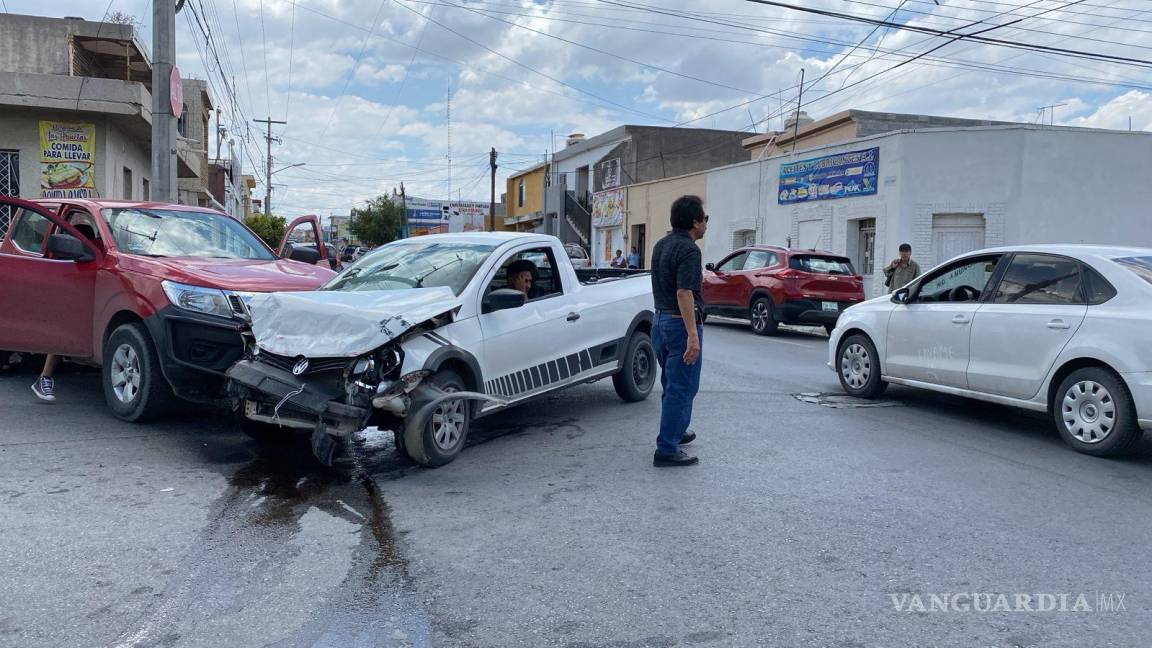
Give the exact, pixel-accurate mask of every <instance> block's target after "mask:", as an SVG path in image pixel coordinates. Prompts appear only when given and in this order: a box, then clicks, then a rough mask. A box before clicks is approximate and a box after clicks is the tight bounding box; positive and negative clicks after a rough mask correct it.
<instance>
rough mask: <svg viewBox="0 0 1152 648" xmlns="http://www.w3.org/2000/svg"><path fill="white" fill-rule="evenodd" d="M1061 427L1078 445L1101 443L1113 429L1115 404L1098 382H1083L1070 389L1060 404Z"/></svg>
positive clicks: (1114, 425) (1114, 424) (1110, 395)
mask: <svg viewBox="0 0 1152 648" xmlns="http://www.w3.org/2000/svg"><path fill="white" fill-rule="evenodd" d="M1061 412H1062V414H1063V419H1064V427H1065V428H1066V429H1067V430H1068V433H1069V434H1071V435H1072V436H1073V437H1075V439H1076V440H1077V441H1080V442H1081V443H1100V442H1101V441H1103V440H1104V439H1106V438H1108V435H1109V434H1111V433H1112V429H1113V428H1114V427H1116V402H1115V401H1113V400H1112V394H1110V393H1108V390H1107V389H1105V388H1104V385H1101V384H1100V383H1098V382H1095V381H1092V380H1082V381H1080V382H1078V383H1076V384H1075V385H1072V387H1070V388H1069V389H1068V391H1067V392H1065V394H1064V400H1063V402H1062V403H1061Z"/></svg>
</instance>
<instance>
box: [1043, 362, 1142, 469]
mask: <svg viewBox="0 0 1152 648" xmlns="http://www.w3.org/2000/svg"><path fill="white" fill-rule="evenodd" d="M1051 410H1052V416H1053V418H1055V420H1056V428H1057V429H1058V430H1060V436H1061V437H1063V439H1064V441H1065V442H1066V443H1067V444H1068V445H1070V446H1072V447H1073V448H1074V449H1075V450H1076V451H1077V452H1083V453H1084V454H1090V455H1095V456H1097V457H1107V456H1113V455H1119V454H1123V453H1125V452H1127V451H1128V450H1130V449H1131V448H1132V446H1133V445H1134V444H1135V443H1136V441H1137V440H1139V438H1140V435H1141V432H1140V424H1139V421H1137V420H1136V407H1135V405H1133V403H1132V395H1131V394H1129V393H1128V386H1127V385H1125V384H1124V381H1123V379H1121V378H1120V377H1119V376H1117V375H1116V374H1115V373H1113V372H1111V371H1109V370H1108V369H1105V368H1103V367H1085V368H1084V369H1077V370H1076V371H1073V372H1072V373H1071V374H1069V375H1068V377H1067V378H1065V379H1064V381H1063V382H1062V383H1060V387H1059V388H1058V389H1057V390H1056V394H1055V396H1054V397H1053V398H1052V406H1051Z"/></svg>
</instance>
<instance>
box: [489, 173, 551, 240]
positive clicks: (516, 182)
mask: <svg viewBox="0 0 1152 648" xmlns="http://www.w3.org/2000/svg"><path fill="white" fill-rule="evenodd" d="M547 183H548V163H547V162H543V163H541V164H537V165H535V166H532V167H529V168H527V169H524V170H523V171H517V172H516V173H514V174H512V175H510V176H508V181H507V187H508V190H507V192H506V193H505V194H504V197H503V200H502V201H501V202H502V203H504V209H505V214H504V218H502V219H500V222H499V223H497V227H496V229H498V230H501V231H508V232H544V231H546V225H545V223H544V220H545V213H546V212H545V210H546V208H547V205H546V204H545V200H544V198H545V192H544V189H545V186H546V185H547Z"/></svg>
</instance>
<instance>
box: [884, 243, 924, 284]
mask: <svg viewBox="0 0 1152 648" xmlns="http://www.w3.org/2000/svg"><path fill="white" fill-rule="evenodd" d="M884 276H885V277H886V279H884V285H885V286H888V292H890V293H891V292H896V291H897V290H899V289H900V288H903V287H904V286H906V285H908V284H909V283H911V282H912V281H913V280H914V279H916V277H919V276H920V266H919V265H918V264H917V263H916V262H915V261H913V260H912V246H911V245H909V244H908V243H901V244H900V258H899V259H894V260H893V261H892V263H889V264H888V267H887V268H884Z"/></svg>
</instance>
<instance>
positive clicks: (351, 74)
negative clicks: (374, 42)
mask: <svg viewBox="0 0 1152 648" xmlns="http://www.w3.org/2000/svg"><path fill="white" fill-rule="evenodd" d="M387 2H388V0H380V4H379V5H377V7H376V17H374V18H373V19H372V23H371V25H372V27H371V28H370V29H369V30H368V33H367V34H365V35H364V40H363V41H361V42H360V53H359V54H357V55H356V62H355V63H353V64H352V69H351V70H350V71H349V72H348V78H347V79H345V80H344V88H343V89H341V90H340V95H339V96H338V97H336V103H335V104H334V105H333V106H332V112H330V113H328V121H327V123H325V124H324V130H322V131H320V139H324V135H325V134H327V133H328V128H329V127H330V126H331V125H332V118H333V117H335V116H336V111H337V110H338V109H339V108H340V102H341V101H342V100H343V99H344V94H345V93H346V92H348V85H349V84H350V83H352V79H353V77H355V76H356V70H357V68H359V67H360V60H361V59H363V58H364V52H365V50H367V49H368V41H369V39H371V38H372V36H374V35H375V32H376V27H377V26H378V25H379V24H380V12H381V11H383V10H384V4H385V3H387ZM293 6H295V3H293Z"/></svg>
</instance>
